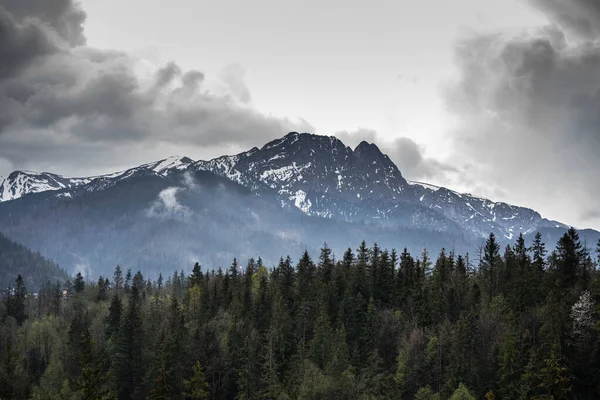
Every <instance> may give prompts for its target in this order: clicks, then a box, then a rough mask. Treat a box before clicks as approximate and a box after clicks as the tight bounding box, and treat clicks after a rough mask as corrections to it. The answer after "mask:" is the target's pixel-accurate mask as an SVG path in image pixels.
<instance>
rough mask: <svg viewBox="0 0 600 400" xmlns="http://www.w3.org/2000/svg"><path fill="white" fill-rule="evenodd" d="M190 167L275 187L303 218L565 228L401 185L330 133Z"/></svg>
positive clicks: (513, 210)
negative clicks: (304, 214)
mask: <svg viewBox="0 0 600 400" xmlns="http://www.w3.org/2000/svg"><path fill="white" fill-rule="evenodd" d="M193 166H194V167H195V168H198V169H201V170H206V171H211V172H214V173H216V174H219V175H221V176H224V177H227V178H229V179H232V180H234V181H236V182H238V183H240V184H241V185H244V186H246V187H248V188H250V189H251V190H253V191H255V192H258V193H260V192H262V191H263V190H264V188H266V187H268V188H270V189H272V190H275V191H276V192H277V193H278V194H279V196H280V199H281V201H282V203H283V204H284V205H288V206H295V207H297V208H298V209H300V210H302V211H303V212H305V213H306V214H308V215H318V216H322V217H327V218H341V219H343V220H345V221H369V222H376V223H381V224H384V225H390V224H391V225H400V226H405V227H421V228H427V229H431V230H438V231H446V230H450V229H452V230H455V229H461V230H465V231H466V232H469V233H472V234H474V235H475V236H485V235H488V234H489V233H490V232H494V233H496V234H497V235H498V236H499V237H501V238H502V237H504V238H506V239H507V240H510V239H512V238H513V236H514V235H516V234H518V233H519V232H523V233H529V232H534V231H535V230H536V229H540V228H551V227H561V228H564V227H566V226H565V225H563V224H560V223H557V222H554V221H549V220H546V219H544V218H542V217H541V216H540V215H539V213H537V212H535V211H533V210H531V209H528V208H524V207H518V206H513V205H509V204H506V203H496V202H493V201H490V200H487V199H484V198H480V197H477V196H473V195H470V194H460V193H457V192H454V191H452V190H448V189H446V188H440V187H436V186H433V185H428V184H424V183H419V182H408V181H406V180H405V179H404V177H403V176H402V174H401V172H400V171H399V170H398V168H397V167H396V165H395V164H394V163H393V162H392V161H391V160H390V159H389V157H388V156H386V155H384V154H383V153H382V152H381V151H380V150H379V148H377V146H376V145H374V144H369V143H367V142H362V143H360V144H359V145H358V146H357V147H356V149H354V150H352V149H351V148H349V147H346V146H345V145H344V144H343V143H342V142H341V141H340V140H339V139H336V138H335V137H326V136H318V135H311V134H299V133H296V132H292V133H290V134H288V135H286V136H285V137H283V138H282V139H278V140H274V141H272V142H270V143H268V144H266V145H265V146H264V147H263V148H261V149H257V148H254V149H252V150H250V151H248V152H244V153H241V154H238V155H236V156H224V157H220V158H217V159H214V160H211V161H198V162H197V163H195V164H194V165H193Z"/></svg>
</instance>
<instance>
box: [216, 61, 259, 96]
mask: <svg viewBox="0 0 600 400" xmlns="http://www.w3.org/2000/svg"><path fill="white" fill-rule="evenodd" d="M244 75H246V70H245V69H244V67H242V66H241V65H240V64H237V63H235V64H229V65H228V66H226V67H225V68H224V69H223V71H222V72H221V79H222V80H223V82H225V83H226V84H227V85H228V86H229V89H231V92H232V93H233V94H234V95H235V96H236V97H237V98H238V99H239V100H240V101H241V102H242V103H249V102H250V101H251V100H252V95H251V94H250V90H249V89H248V87H247V86H246V83H245V82H244Z"/></svg>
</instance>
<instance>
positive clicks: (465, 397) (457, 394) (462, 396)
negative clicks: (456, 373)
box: [450, 383, 475, 400]
mask: <svg viewBox="0 0 600 400" xmlns="http://www.w3.org/2000/svg"><path fill="white" fill-rule="evenodd" d="M450 400H475V396H473V394H471V392H470V391H469V389H467V387H466V386H465V385H463V384H462V383H461V384H460V385H458V387H457V388H456V390H455V391H454V393H452V396H450Z"/></svg>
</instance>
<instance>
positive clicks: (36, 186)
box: [0, 156, 193, 202]
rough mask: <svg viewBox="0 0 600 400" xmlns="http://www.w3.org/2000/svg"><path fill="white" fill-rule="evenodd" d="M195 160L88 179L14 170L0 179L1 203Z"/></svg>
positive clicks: (99, 185) (94, 186) (95, 186)
mask: <svg viewBox="0 0 600 400" xmlns="http://www.w3.org/2000/svg"><path fill="white" fill-rule="evenodd" d="M192 162H193V161H192V160H191V159H189V158H187V157H178V156H173V157H169V158H167V159H164V160H160V161H156V162H153V163H148V164H144V165H141V166H139V167H136V168H131V169H128V170H126V171H120V172H115V173H112V174H108V175H101V176H92V177H87V178H69V177H65V176H62V175H57V174H53V173H49V172H41V173H39V172H32V171H15V172H13V173H11V174H10V175H9V176H8V177H6V178H4V179H2V180H1V181H0V182H1V183H0V202H3V201H9V200H15V199H18V198H20V197H22V196H24V195H26V194H29V193H40V192H46V191H60V196H63V197H69V196H71V193H70V191H69V190H67V189H76V188H79V187H86V190H87V191H91V190H102V189H103V188H106V187H108V186H111V185H113V184H115V183H116V182H118V181H120V180H123V179H126V178H128V177H130V176H132V175H134V174H136V173H140V172H145V173H148V172H149V173H153V174H156V175H159V176H168V175H169V174H171V173H173V171H181V170H184V169H186V168H187V167H188V166H189V165H190V164H191V163H192Z"/></svg>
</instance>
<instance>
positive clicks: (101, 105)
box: [0, 0, 313, 173]
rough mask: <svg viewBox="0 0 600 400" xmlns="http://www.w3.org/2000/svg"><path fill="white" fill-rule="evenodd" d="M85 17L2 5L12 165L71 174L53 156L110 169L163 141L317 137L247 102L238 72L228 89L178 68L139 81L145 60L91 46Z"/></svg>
mask: <svg viewBox="0 0 600 400" xmlns="http://www.w3.org/2000/svg"><path fill="white" fill-rule="evenodd" d="M85 18H86V14H85V12H84V11H83V10H81V8H80V7H79V5H78V4H77V3H74V2H73V1H70V0H9V1H8V2H6V1H5V2H3V3H2V5H1V6H0V59H1V60H2V62H0V158H3V159H5V161H6V160H8V161H9V162H10V164H14V165H15V166H17V167H20V166H21V167H22V166H29V165H31V164H32V163H33V162H34V161H35V162H37V163H38V164H40V165H45V164H48V165H55V164H56V165H58V164H60V165H63V166H66V165H67V164H68V163H69V162H70V160H71V158H68V157H67V158H66V159H64V158H63V159H55V158H53V157H58V156H62V154H63V153H65V152H66V153H71V154H76V153H77V154H82V153H83V154H86V153H87V154H88V155H89V156H91V153H94V156H95V155H96V153H102V154H104V164H105V165H110V164H111V162H112V161H114V159H113V158H114V157H119V156H120V155H118V154H117V155H113V153H115V154H116V153H119V151H114V148H115V146H117V145H118V146H121V147H125V148H128V149H129V150H131V148H135V149H136V150H137V151H136V152H135V155H136V156H138V157H142V153H143V151H142V150H144V149H149V148H156V147H157V146H163V145H164V144H165V143H166V144H168V145H170V147H174V146H182V147H184V148H190V146H191V147H194V146H196V147H202V146H230V147H231V146H238V147H241V148H244V147H249V146H251V145H260V144H263V143H265V142H267V141H268V140H270V139H272V138H274V137H279V136H281V135H283V134H285V133H286V132H288V131H292V130H298V131H310V130H312V129H313V128H312V127H311V126H310V125H309V124H307V123H306V122H305V121H302V120H301V121H300V122H292V121H290V120H287V119H281V118H274V117H270V116H265V115H263V114H261V113H258V112H257V111H256V110H254V109H253V108H252V107H251V106H250V105H249V104H246V103H248V102H249V101H250V100H251V95H250V92H249V90H248V88H247V87H246V86H245V84H244V82H243V70H242V69H241V67H236V68H233V67H231V68H229V69H227V70H225V72H224V76H225V78H226V79H225V80H224V85H222V86H223V87H228V88H229V89H227V90H221V91H219V90H216V91H215V90H212V91H211V90H210V88H209V86H208V85H206V84H205V76H204V74H203V73H202V72H200V71H195V70H191V71H183V70H182V69H181V68H180V67H179V66H178V65H177V64H175V63H169V64H167V65H166V66H164V67H162V68H160V69H158V70H157V71H156V72H155V73H154V75H153V76H152V75H148V73H146V76H144V74H141V75H140V71H139V70H140V68H142V70H143V67H144V64H143V62H141V60H138V59H135V58H133V57H131V56H129V55H128V54H124V53H121V52H117V51H111V50H100V49H95V48H91V47H88V46H86V45H85V43H86V39H85V36H84V32H83V23H84V21H85ZM146 69H148V67H146ZM166 155H167V154H164V156H166ZM73 158H75V157H73ZM90 158H94V157H90ZM142 158H143V157H142ZM53 161H55V163H53ZM132 162H135V161H132ZM61 163H62V164H61ZM4 164H7V163H6V162H5V163H4ZM6 172H7V171H0V173H6Z"/></svg>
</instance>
